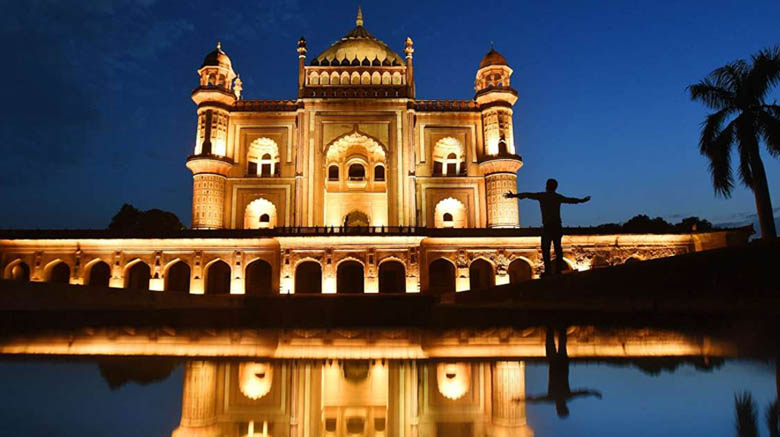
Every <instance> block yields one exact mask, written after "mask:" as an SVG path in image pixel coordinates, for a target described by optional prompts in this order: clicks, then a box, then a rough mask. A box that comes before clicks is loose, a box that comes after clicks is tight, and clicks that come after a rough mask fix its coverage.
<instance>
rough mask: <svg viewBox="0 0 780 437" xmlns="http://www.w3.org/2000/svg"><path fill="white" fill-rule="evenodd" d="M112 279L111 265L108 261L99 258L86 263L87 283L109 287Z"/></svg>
mask: <svg viewBox="0 0 780 437" xmlns="http://www.w3.org/2000/svg"><path fill="white" fill-rule="evenodd" d="M110 281H111V267H110V266H109V265H108V263H107V262H105V261H102V260H99V259H98V260H95V261H94V262H91V263H89V264H87V265H86V278H85V281H84V283H85V284H86V285H91V286H95V287H108V284H109V282H110Z"/></svg>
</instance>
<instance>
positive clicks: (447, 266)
mask: <svg viewBox="0 0 780 437" xmlns="http://www.w3.org/2000/svg"><path fill="white" fill-rule="evenodd" d="M454 291H455V266H454V265H452V263H451V262H449V261H448V260H446V259H444V258H439V259H437V260H436V261H434V262H432V263H431V264H430V266H428V292H429V293H431V294H442V293H448V292H454Z"/></svg>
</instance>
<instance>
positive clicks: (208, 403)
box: [172, 361, 221, 437]
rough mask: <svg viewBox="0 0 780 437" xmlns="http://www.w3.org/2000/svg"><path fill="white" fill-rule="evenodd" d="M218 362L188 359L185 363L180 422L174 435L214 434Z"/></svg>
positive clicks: (202, 436) (216, 429)
mask: <svg viewBox="0 0 780 437" xmlns="http://www.w3.org/2000/svg"><path fill="white" fill-rule="evenodd" d="M216 392H217V365H216V364H215V363H213V362H208V361H190V362H188V363H187V364H186V365H185V370H184V387H183V389H182V401H181V422H180V423H179V427H178V428H176V429H175V430H174V431H173V434H172V436H173V437H195V436H197V437H212V436H214V437H216V436H219V435H221V432H220V429H219V427H218V426H217V424H216V423H217V416H216V413H217V396H216V395H217V393H216Z"/></svg>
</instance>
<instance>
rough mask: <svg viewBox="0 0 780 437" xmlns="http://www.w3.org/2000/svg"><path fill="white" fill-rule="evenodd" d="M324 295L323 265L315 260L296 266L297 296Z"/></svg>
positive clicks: (303, 260) (308, 259) (303, 261)
mask: <svg viewBox="0 0 780 437" xmlns="http://www.w3.org/2000/svg"><path fill="white" fill-rule="evenodd" d="M320 293H322V265H321V264H320V263H319V261H317V260H315V259H313V258H304V259H301V260H299V261H298V262H297V263H296V264H295V294H320Z"/></svg>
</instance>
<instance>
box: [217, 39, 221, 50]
mask: <svg viewBox="0 0 780 437" xmlns="http://www.w3.org/2000/svg"><path fill="white" fill-rule="evenodd" d="M217 50H222V41H217Z"/></svg>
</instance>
